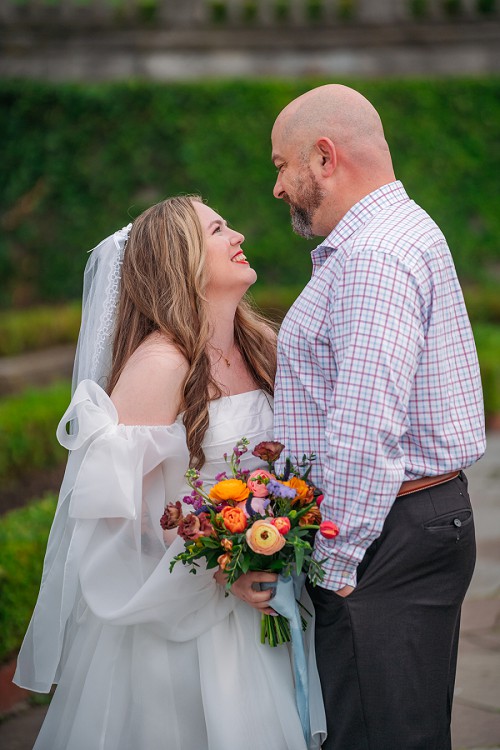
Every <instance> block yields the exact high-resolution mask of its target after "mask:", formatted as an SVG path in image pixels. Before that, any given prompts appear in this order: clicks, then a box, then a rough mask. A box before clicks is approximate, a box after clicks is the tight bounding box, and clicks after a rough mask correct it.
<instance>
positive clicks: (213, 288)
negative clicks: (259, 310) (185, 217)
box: [194, 201, 257, 297]
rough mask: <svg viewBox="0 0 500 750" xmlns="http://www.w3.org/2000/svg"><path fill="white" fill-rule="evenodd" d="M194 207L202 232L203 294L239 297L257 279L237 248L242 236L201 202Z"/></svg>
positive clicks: (239, 245) (239, 247) (242, 238)
mask: <svg viewBox="0 0 500 750" xmlns="http://www.w3.org/2000/svg"><path fill="white" fill-rule="evenodd" d="M194 207H195V210H196V213H197V214H198V217H199V219H200V222H201V226H202V229H203V232H204V234H205V249H206V271H207V287H206V291H207V295H208V296H219V295H220V294H226V295H227V294H230V295H238V296H239V297H241V296H242V295H243V294H244V293H245V292H246V290H247V289H248V287H249V286H251V285H252V284H254V283H255V281H256V279H257V274H256V273H255V271H254V270H253V268H252V267H251V266H250V263H249V262H248V260H247V259H246V257H245V254H244V252H243V250H242V248H241V245H242V243H243V241H244V239H245V238H244V236H243V235H242V234H240V233H239V232H236V231H235V230H234V229H231V228H230V227H228V225H227V223H226V221H225V220H224V219H223V218H222V217H221V216H219V214H217V213H215V211H213V210H212V209H211V208H209V206H206V205H205V204H204V203H199V202H198V201H196V202H195V203H194Z"/></svg>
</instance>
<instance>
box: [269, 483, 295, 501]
mask: <svg viewBox="0 0 500 750" xmlns="http://www.w3.org/2000/svg"><path fill="white" fill-rule="evenodd" d="M267 490H268V492H269V494H270V495H272V496H273V497H280V498H283V499H287V500H293V498H294V497H295V496H296V494H297V492H296V491H295V490H294V489H292V487H285V485H284V484H281V482H278V481H276V480H275V479H270V480H269V482H268V483H267Z"/></svg>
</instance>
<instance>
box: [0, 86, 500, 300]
mask: <svg viewBox="0 0 500 750" xmlns="http://www.w3.org/2000/svg"><path fill="white" fill-rule="evenodd" d="M320 83H324V81H318V80H314V81H313V80H309V81H300V82H296V83H294V82H262V81H259V82H252V81H249V82H229V83H228V82H220V83H219V82H217V83H198V84H187V83H183V84H168V85H164V84H151V83H138V82H130V83H119V84H116V83H115V84H102V85H96V84H94V85H83V84H82V85H76V84H64V85H56V84H46V83H39V82H31V81H24V82H23V81H8V80H4V81H0V150H1V161H2V177H3V179H2V180H1V183H0V196H1V197H0V201H1V202H0V205H1V208H0V212H1V218H0V221H1V229H2V232H1V238H0V276H1V279H2V284H1V287H0V289H1V291H0V305H3V306H7V305H10V304H14V305H16V306H24V305H28V304H34V303H39V302H54V301H58V300H65V299H75V298H78V297H79V296H80V293H81V274H82V269H83V267H84V264H85V261H86V257H87V256H86V252H87V250H89V249H90V248H92V247H93V246H94V245H96V244H97V243H98V242H99V241H100V240H101V239H102V238H103V237H104V236H106V235H107V234H109V233H111V232H112V231H114V230H115V229H116V228H118V227H121V226H123V225H124V224H127V223H128V222H129V221H131V220H133V219H134V218H135V217H136V216H137V215H138V214H139V213H140V212H141V211H142V210H143V209H144V208H146V207H147V206H149V205H151V204H152V203H154V202H156V201H158V200H161V199H162V198H164V197H166V196H168V195H172V194H175V193H179V192H189V193H191V192H197V193H201V194H202V195H203V196H204V197H205V198H206V199H207V200H208V202H209V204H210V205H211V206H213V207H214V208H215V209H216V210H217V211H219V212H220V213H222V214H223V216H224V217H225V218H227V220H228V221H229V222H230V223H231V224H232V225H233V226H235V227H236V228H238V229H239V230H241V231H242V232H243V233H244V234H245V235H246V238H247V239H246V243H245V248H246V252H247V254H248V255H249V257H250V258H251V259H252V262H253V263H254V264H255V267H256V268H257V270H258V272H259V276H260V279H261V281H262V282H263V283H264V284H266V285H273V284H279V285H280V286H283V285H294V286H300V285H301V284H302V283H304V282H305V280H306V279H307V277H308V274H309V269H310V259H309V250H310V249H311V247H312V246H313V245H314V243H311V242H309V243H308V242H306V241H304V240H303V239H301V238H298V237H296V236H294V235H293V234H292V232H291V229H290V227H289V215H288V208H287V206H286V205H284V204H283V203H281V202H278V201H276V200H275V199H274V198H273V196H272V188H273V184H274V176H275V175H274V169H273V167H272V165H271V162H270V131H271V127H272V124H273V122H274V119H275V117H276V115H277V114H278V112H279V111H280V109H281V108H282V107H283V106H284V105H285V104H287V103H288V102H289V101H290V100H291V99H292V98H294V97H295V96H297V95H298V94H300V93H302V92H303V91H304V90H306V89H308V88H311V87H312V86H314V85H317V84H320ZM351 85H353V86H354V87H355V88H357V89H358V90H359V91H361V92H362V93H363V94H365V95H366V96H368V98H369V99H370V100H371V101H372V102H373V103H374V104H375V106H376V107H377V108H378V110H379V111H380V114H381V116H382V119H383V121H384V124H385V129H386V134H387V138H388V141H389V144H390V146H391V150H392V153H393V157H394V162H395V167H396V173H397V176H398V177H399V178H400V179H402V180H403V182H404V184H405V186H406V188H407V190H408V192H409V193H410V195H411V196H412V197H413V198H414V199H415V200H417V201H418V202H419V203H420V204H421V205H422V206H423V207H424V208H425V209H426V210H428V212H429V213H430V214H431V215H432V216H433V217H434V218H435V219H436V221H437V222H438V223H439V224H440V226H441V228H442V229H443V231H444V232H445V234H446V236H447V238H448V241H449V244H450V247H451V249H452V252H453V254H454V257H455V261H456V265H457V268H458V271H459V274H460V275H461V277H462V279H463V280H464V281H469V280H481V279H488V278H489V276H490V274H491V269H492V268H494V265H495V263H497V264H498V260H499V259H500V249H499V244H500V243H499V237H500V211H499V210H498V187H499V179H498V175H499V174H500V139H499V138H498V129H499V125H500V79H496V78H488V79H475V80H457V79H454V80H433V81H430V80H426V81H420V80H415V81H408V80H405V81H393V80H392V81H369V82H368V81H358V82H351Z"/></svg>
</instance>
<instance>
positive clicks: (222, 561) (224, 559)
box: [217, 554, 231, 570]
mask: <svg viewBox="0 0 500 750" xmlns="http://www.w3.org/2000/svg"><path fill="white" fill-rule="evenodd" d="M217 562H218V563H219V568H220V569H221V570H225V569H226V568H227V566H228V565H229V563H230V562H231V555H227V554H225V555H219V557H218V558H217Z"/></svg>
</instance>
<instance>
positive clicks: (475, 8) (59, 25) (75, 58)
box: [0, 0, 500, 80]
mask: <svg viewBox="0 0 500 750" xmlns="http://www.w3.org/2000/svg"><path fill="white" fill-rule="evenodd" d="M499 5H500V1H499V2H496V1H495V0H182V2H176V1H175V0H50V1H49V0H0V75H1V76H3V77H12V76H17V77H32V78H33V77H34V78H45V79H49V80H113V79H123V78H128V77H135V78H143V79H144V78H145V79H153V80H179V79H195V78H201V77H204V78H206V77H237V76H248V75H251V76H291V77H295V76H302V75H320V76H342V75H359V76H365V77H366V76H387V75H397V76H405V75H455V74H459V75H471V74H472V75H475V74H484V73H498V72H499V71H500V54H499V52H498V49H499V48H500V11H499V9H498V6H499Z"/></svg>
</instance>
